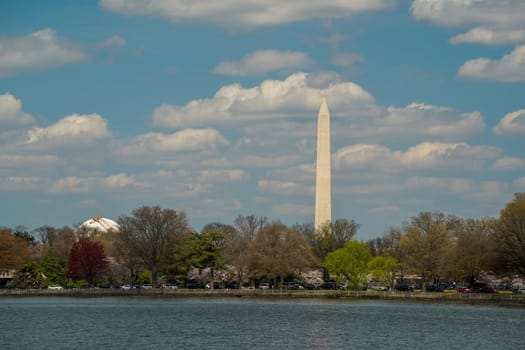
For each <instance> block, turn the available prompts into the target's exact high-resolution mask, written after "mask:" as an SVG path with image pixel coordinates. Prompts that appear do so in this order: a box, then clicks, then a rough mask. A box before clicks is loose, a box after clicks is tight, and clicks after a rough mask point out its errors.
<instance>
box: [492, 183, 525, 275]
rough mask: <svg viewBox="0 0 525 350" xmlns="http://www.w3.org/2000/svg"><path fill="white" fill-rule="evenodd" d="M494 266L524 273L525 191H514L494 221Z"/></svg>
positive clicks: (511, 271)
mask: <svg viewBox="0 0 525 350" xmlns="http://www.w3.org/2000/svg"><path fill="white" fill-rule="evenodd" d="M492 240H493V242H494V244H493V246H494V249H495V262H496V264H495V265H496V266H498V265H499V266H500V270H506V272H510V273H518V274H520V275H522V276H523V275H525V192H521V193H516V194H515V195H514V199H513V200H512V201H511V202H509V203H507V205H506V206H505V208H503V209H502V210H501V212H500V215H499V218H498V219H497V220H496V221H495V223H494V232H493V235H492Z"/></svg>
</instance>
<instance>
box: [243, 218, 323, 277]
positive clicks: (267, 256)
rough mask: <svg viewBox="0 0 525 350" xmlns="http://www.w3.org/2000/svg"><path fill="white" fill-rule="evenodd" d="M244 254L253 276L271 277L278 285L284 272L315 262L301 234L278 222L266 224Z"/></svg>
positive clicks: (311, 264)
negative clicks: (246, 254) (277, 281)
mask: <svg viewBox="0 0 525 350" xmlns="http://www.w3.org/2000/svg"><path fill="white" fill-rule="evenodd" d="M247 253H248V256H247V261H248V265H249V266H250V270H251V271H252V272H253V273H254V277H267V278H273V279H276V280H279V281H280V283H281V285H282V282H283V280H284V277H285V276H286V275H288V274H290V273H298V272H300V271H301V270H302V269H304V268H309V267H312V266H314V265H315V263H316V261H315V258H314V255H313V254H312V253H311V250H310V247H309V246H308V244H307V242H306V240H305V239H304V237H303V236H302V235H301V234H300V233H298V232H297V231H295V230H292V229H287V228H286V226H284V225H283V224H281V223H280V222H274V223H271V224H269V225H267V226H265V227H264V228H263V229H262V230H261V231H260V232H259V233H258V234H257V236H256V237H255V239H254V240H253V241H251V243H250V247H249V248H248V251H247Z"/></svg>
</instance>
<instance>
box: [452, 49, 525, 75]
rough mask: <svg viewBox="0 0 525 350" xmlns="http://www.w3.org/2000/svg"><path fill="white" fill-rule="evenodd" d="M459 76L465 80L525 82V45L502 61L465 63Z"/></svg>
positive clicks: (486, 60)
mask: <svg viewBox="0 0 525 350" xmlns="http://www.w3.org/2000/svg"><path fill="white" fill-rule="evenodd" d="M457 76H458V77H459V78H464V79H487V80H496V81H502V82H524V81H525V45H519V46H516V47H515V48H514V50H513V51H512V52H511V53H509V54H507V55H505V56H503V57H502V58H501V59H500V60H492V59H490V58H485V57H483V58H477V59H473V60H470V61H467V62H465V63H464V64H463V65H462V66H461V67H460V68H459V70H458V73H457Z"/></svg>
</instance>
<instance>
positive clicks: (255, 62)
mask: <svg viewBox="0 0 525 350" xmlns="http://www.w3.org/2000/svg"><path fill="white" fill-rule="evenodd" d="M312 65H313V62H312V60H311V59H310V58H309V57H308V55H307V54H305V53H303V52H297V51H276V50H261V51H256V52H253V53H251V54H248V55H246V56H244V57H243V58H242V59H241V60H240V61H225V62H221V63H219V64H218V65H217V66H216V67H215V68H214V69H213V73H215V74H223V75H237V76H258V75H264V74H266V73H269V72H276V71H290V70H295V69H302V68H307V67H310V66H312Z"/></svg>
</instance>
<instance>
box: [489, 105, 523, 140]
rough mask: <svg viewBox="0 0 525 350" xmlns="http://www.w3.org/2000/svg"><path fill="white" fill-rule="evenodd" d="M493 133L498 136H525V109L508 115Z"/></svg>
mask: <svg viewBox="0 0 525 350" xmlns="http://www.w3.org/2000/svg"><path fill="white" fill-rule="evenodd" d="M492 131H493V132H494V133H495V134H496V135H522V134H525V109H519V110H517V111H514V112H510V113H508V114H506V115H505V116H504V117H503V118H502V119H501V120H500V121H499V123H498V125H496V126H495V127H494V129H492Z"/></svg>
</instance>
